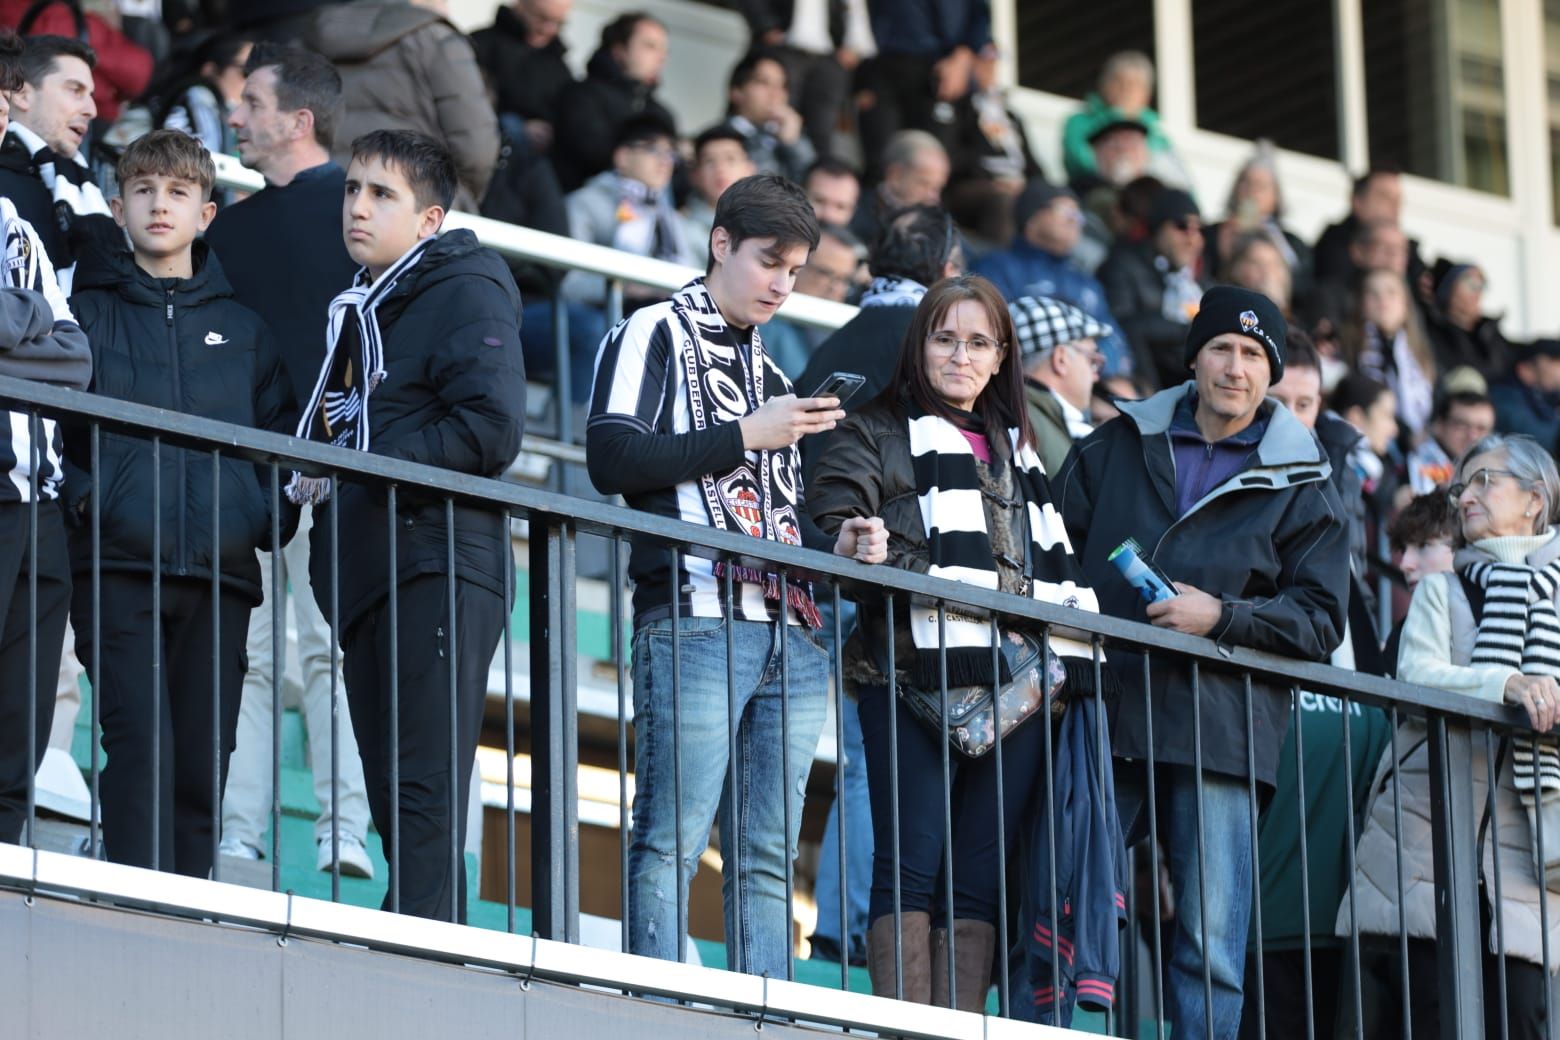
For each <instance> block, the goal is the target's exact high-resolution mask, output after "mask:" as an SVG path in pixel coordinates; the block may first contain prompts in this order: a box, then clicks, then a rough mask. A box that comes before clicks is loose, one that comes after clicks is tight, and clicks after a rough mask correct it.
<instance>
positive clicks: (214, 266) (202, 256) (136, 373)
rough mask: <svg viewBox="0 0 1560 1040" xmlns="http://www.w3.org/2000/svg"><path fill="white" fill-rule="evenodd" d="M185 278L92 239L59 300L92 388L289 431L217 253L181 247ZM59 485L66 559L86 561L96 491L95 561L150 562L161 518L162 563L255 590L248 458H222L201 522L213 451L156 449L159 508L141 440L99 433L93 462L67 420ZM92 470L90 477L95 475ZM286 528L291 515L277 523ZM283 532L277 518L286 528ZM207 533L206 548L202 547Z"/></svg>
mask: <svg viewBox="0 0 1560 1040" xmlns="http://www.w3.org/2000/svg"><path fill="white" fill-rule="evenodd" d="M193 261H194V273H193V274H192V275H191V276H190V277H188V278H154V277H152V276H151V275H150V274H148V273H146V272H145V271H143V270H141V268H140V267H138V266H137V265H136V262H135V258H134V257H133V256H132V255H131V254H130V252H129V251H127V250H117V251H114V252H103V251H98V250H90V251H88V252H87V253H86V254H84V255H83V256H82V258H81V260H80V261H79V263H78V264H77V267H76V283H75V294H74V295H73V296H72V297H71V301H70V302H71V307H72V308H73V309H74V310H75V312H76V318H77V320H78V321H79V322H80V323H81V328H82V331H84V332H85V333H86V334H87V339H88V341H89V342H90V343H91V345H92V369H93V371H92V385H91V387H90V388H89V389H91V390H92V391H93V392H95V393H99V394H103V395H104V396H106V397H117V398H119V399H120V400H123V401H135V402H137V403H139V404H148V405H155V406H157V407H159V408H167V409H170V410H172V411H177V412H186V413H188V414H190V415H199V416H203V417H205V418H208V419H220V420H222V421H224V422H231V423H237V424H239V425H241V426H253V427H257V428H259V429H266V430H275V431H278V432H282V433H291V432H292V431H293V429H294V427H295V426H296V422H297V405H296V404H295V403H294V400H293V394H292V385H291V383H290V382H289V381H288V379H287V374H286V372H285V371H283V369H282V362H281V357H280V355H279V354H278V353H277V350H276V344H275V341H274V340H273V338H272V336H271V332H270V330H269V329H268V328H266V325H265V323H264V322H263V321H261V319H260V316H259V315H258V314H256V313H255V312H254V311H252V310H250V309H249V308H247V307H245V306H243V305H242V304H240V303H239V302H238V301H237V300H235V299H234V298H233V290H232V288H231V287H230V286H229V285H228V281H227V278H226V277H225V276H224V275H223V273H222V265H221V264H220V263H219V262H218V261H217V258H216V255H215V254H213V253H211V252H210V251H209V250H208V249H207V248H206V245H205V243H204V242H199V241H197V242H196V243H195V245H194V249H193ZM65 450H66V465H65V496H66V502H67V503H68V506H69V508H68V512H67V515H68V516H69V517H71V518H72V520H73V522H74V530H73V531H72V533H71V550H72V551H71V562H72V568H73V569H74V570H75V571H76V572H77V573H78V574H79V573H81V572H84V571H86V570H88V569H89V568H90V567H91V563H92V550H91V542H90V539H91V528H90V520H89V517H90V501H91V495H92V494H94V493H96V494H97V495H99V496H100V499H99V508H100V510H101V513H102V549H101V553H102V566H103V569H104V570H105V571H120V572H131V573H145V574H148V575H150V574H151V571H152V559H153V556H152V541H153V524H154V522H155V523H158V524H160V525H161V527H162V544H161V551H162V555H161V561H162V573H163V574H164V575H165V576H167V577H175V578H191V579H205V580H207V581H209V580H210V578H211V567H212V561H213V559H215V560H216V562H217V563H218V565H219V566H220V568H221V577H222V582H223V584H224V585H226V586H227V587H228V588H230V589H232V590H233V591H235V592H237V593H239V594H240V595H242V596H244V597H245V598H246V599H248V600H249V602H251V603H256V604H258V603H259V602H260V600H261V592H260V566H259V563H258V562H257V561H256V558H255V550H256V549H260V548H263V547H268V546H269V545H270V540H271V511H270V506H269V502H270V498H271V496H270V494H269V493H268V491H265V490H262V489H263V488H264V487H265V486H266V485H265V484H264V483H263V482H262V478H261V476H260V472H259V469H258V468H257V467H256V466H255V465H254V464H252V463H249V462H245V461H243V460H241V459H237V458H231V457H224V458H223V459H222V461H221V463H220V465H221V490H220V496H221V497H220V500H219V502H218V507H219V512H220V514H221V517H220V522H219V528H220V529H219V530H218V531H216V532H213V531H212V515H211V514H212V486H211V460H210V456H209V455H208V454H207V453H206V452H203V451H197V450H192V449H191V450H186V449H182V448H173V447H169V446H167V445H164V446H163V447H162V448H161V461H160V466H159V468H158V470H157V474H158V475H157V477H156V478H155V479H157V480H158V481H159V483H160V486H161V495H162V498H161V503H160V505H161V512H160V513H159V514H157V515H156V516H155V518H154V515H153V512H152V494H153V479H154V476H153V469H152V447H151V444H150V443H149V442H147V441H146V440H143V439H138V438H134V437H126V436H121V435H118V434H113V433H106V432H105V433H104V434H103V435H102V438H101V444H100V450H99V457H98V462H99V466H98V470H97V472H96V474H95V475H94V474H93V473H92V472H91V461H92V459H91V448H90V443H89V432H88V430H87V428H86V427H84V426H77V425H72V426H68V427H67V431H66V436H65ZM94 476H95V477H96V479H95V481H94ZM283 526H284V528H287V527H290V526H291V525H290V524H289V523H285V522H284V525H283ZM285 533H286V532H285V531H284V534H285ZM214 546H215V551H214V550H213V547H214Z"/></svg>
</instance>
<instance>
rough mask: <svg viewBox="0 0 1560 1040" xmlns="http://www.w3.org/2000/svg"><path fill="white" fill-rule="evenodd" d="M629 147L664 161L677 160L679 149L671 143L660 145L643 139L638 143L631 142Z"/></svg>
mask: <svg viewBox="0 0 1560 1040" xmlns="http://www.w3.org/2000/svg"><path fill="white" fill-rule="evenodd" d="M629 147H630V148H632V149H633V150H634V151H636V152H640V153H642V154H644V155H648V156H650V157H651V158H652V159H660V160H662V161H664V162H675V161H676V159H677V149H675V148H673V147H672V146H671V145H669V144H659V145H658V144H651V143H650V142H649V141H641V142H639V143H637V144H631V145H629Z"/></svg>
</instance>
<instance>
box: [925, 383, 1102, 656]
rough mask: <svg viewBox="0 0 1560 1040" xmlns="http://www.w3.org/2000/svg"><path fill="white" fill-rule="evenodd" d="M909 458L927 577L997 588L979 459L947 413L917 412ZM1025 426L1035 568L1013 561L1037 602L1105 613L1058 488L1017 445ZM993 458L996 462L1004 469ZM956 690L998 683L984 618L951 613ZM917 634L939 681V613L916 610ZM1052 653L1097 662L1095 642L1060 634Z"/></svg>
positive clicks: (1021, 463) (1026, 507)
mask: <svg viewBox="0 0 1560 1040" xmlns="http://www.w3.org/2000/svg"><path fill="white" fill-rule="evenodd" d="M908 412H909V435H910V457H911V462H912V464H913V466H914V468H915V483H916V495H917V497H918V500H919V502H920V506H921V523H922V526H923V528H924V529H925V532H926V546H927V553H928V556H929V557H930V564H931V566H930V567H929V568H928V572H927V573H929V574H931V575H932V576H933V577H938V578H951V579H953V580H954V581H962V582H965V583H966V584H969V585H978V586H980V587H981V588H987V589H996V588H997V587H998V582H997V567H996V551H995V549H993V547H992V541H991V532H990V531H989V530H988V528H987V525H986V510H985V508H984V505H983V502H982V496H983V495H984V494H985V492H983V491H982V490H981V480H980V470H979V468H978V464H979V460H978V459H977V458H976V456H975V452H974V450H973V449H972V448H971V447H970V443H969V441H968V440H966V439H965V437H964V434H963V433H961V432H960V430H959V428H958V427H957V426H955V425H954V424H953V423H952V422H950V421H948V420H947V419H945V418H943V417H942V416H939V415H928V414H925V413H922V412H921V411H920V410H919V409H916V408H914V407H913V406H911V407H909V409H908ZM1018 438H1019V434H1018V430H1017V428H1013V429H1009V430H1008V431H1007V440H1008V448H1009V452H1008V455H1009V458H1011V464H1012V466H1013V490H1014V495H1013V498H1014V504H1015V505H1017V504H1018V503H1019V502H1022V504H1023V511H1024V512H1023V515H1024V518H1025V521H1026V523H1025V528H1026V533H1027V536H1028V539H1029V548H1028V552H1027V554H1026V556H1027V560H1024V561H1014V563H1015V564H1016V565H1017V566H1019V567H1021V568H1022V569H1023V570H1024V571H1025V573H1026V575H1027V576H1028V578H1029V579H1030V580H1029V590H1028V591H1029V594H1030V595H1032V596H1033V597H1034V598H1035V599H1038V600H1042V601H1044V602H1047V603H1056V604H1059V605H1062V606H1068V607H1078V608H1080V609H1082V610H1088V611H1092V612H1096V613H1097V612H1098V611H1099V601H1098V600H1097V599H1096V598H1095V595H1094V590H1093V589H1091V588H1089V586H1087V585H1085V584H1084V583H1083V580H1084V579H1083V568H1082V567H1081V566H1080V565H1079V563H1078V558H1077V557H1076V556H1074V555H1073V550H1072V543H1071V542H1069V541H1068V538H1067V528H1066V527H1065V526H1064V525H1063V523H1062V517H1061V514H1059V513H1058V512H1057V511H1056V506H1055V505H1054V504H1052V501H1051V492H1050V485H1049V484H1048V483H1047V482H1046V479H1045V467H1044V466H1043V465H1041V462H1040V457H1039V456H1038V455H1037V454H1035V451H1034V449H1033V448H1031V447H1030V446H1029V445H1027V444H1020V443H1019V439H1018ZM998 455H999V453H998V452H995V451H994V452H993V454H992V458H993V464H998V465H1000V464H1006V463H1007V461H1008V460H1007V459H999V458H998ZM945 625H946V632H947V644H948V650H947V664H948V684H949V685H950V686H964V685H971V684H975V683H983V682H989V681H991V626H990V622H989V621H988V620H987V619H985V618H979V617H968V616H964V615H962V614H960V613H956V612H955V610H954V609H953V608H948V609H947V610H946V611H945ZM910 636H911V639H912V640H913V641H914V642H915V646H916V649H917V650H918V651H919V652H920V657H921V661H919V662H918V667H919V668H920V670H921V673H922V676H923V677H924V678H927V679H928V680H929V683H930V682H931V681H936V680H934V679H931V677H932V676H936V675H937V674H938V672H937V667H938V666H937V647H938V624H937V609H936V607H935V606H928V605H927V604H924V603H917V604H916V605H915V607H914V609H912V610H911V612H910ZM1051 649H1052V650H1053V651H1054V652H1055V653H1056V654H1058V655H1061V656H1076V657H1089V656H1092V650H1091V648H1090V647H1089V645H1088V644H1087V643H1080V642H1075V641H1073V640H1070V639H1065V638H1063V637H1061V636H1052V638H1051Z"/></svg>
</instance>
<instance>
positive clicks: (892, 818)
mask: <svg viewBox="0 0 1560 1040" xmlns="http://www.w3.org/2000/svg"><path fill="white" fill-rule="evenodd" d="M883 616H884V618H885V619H886V620H887V622H888V626H887V627H888V635H887V637H886V639H887V643H888V646H887V651H888V652H887V655H886V656H887V658H888V775H889V776H890V777H893V778H894V781H893V782H892V783H890V784H889V785H888V815H889V824H890V826H889V830H890V832H891V833H892V834H893V843H892V844H893V849H892V854H893V860H894V872H893V878H894V996H895V997H897V998H898V999H900V1000H903V999H905V949H904V946H905V929H904V891H903V889H904V886H903V884H902V883H901V881H900V877H899V871H900V852H899V780H898V777H899V674H898V665H897V663H896V662H895V660H894V656H895V655H894V636H895V633H894V628H895V624H894V593H893V592H892V591H885V592H884V595H883ZM873 826H874V827H876V826H877V824H876V823H874V824H873ZM873 855H874V856H877V855H879V853H878V852H877V851H876V850H875V849H874V850H873Z"/></svg>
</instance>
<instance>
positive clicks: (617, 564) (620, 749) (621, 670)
mask: <svg viewBox="0 0 1560 1040" xmlns="http://www.w3.org/2000/svg"><path fill="white" fill-rule="evenodd" d="M612 646H613V649H614V651H615V652H614V654H613V661H614V663H615V664H616V666H617V756H618V899H619V900H620V901H621V903H622V906H623V914H622V917H623V923H622V927H621V929H620V931H621V933H622V936H621V937H622V941H623V951H624V952H625V953H626V952H627V951H628V939H629V934H630V928H631V927H632V924H631V922H630V920H629V898H628V827H629V813H628V672H627V660H626V659H627V657H628V654H627V653H626V652H625V650H624V647H623V536H622V535H618V534H614V535H613V536H612ZM634 797H636V798H637V797H639V795H638V791H637V788H636V791H635V795H634Z"/></svg>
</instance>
